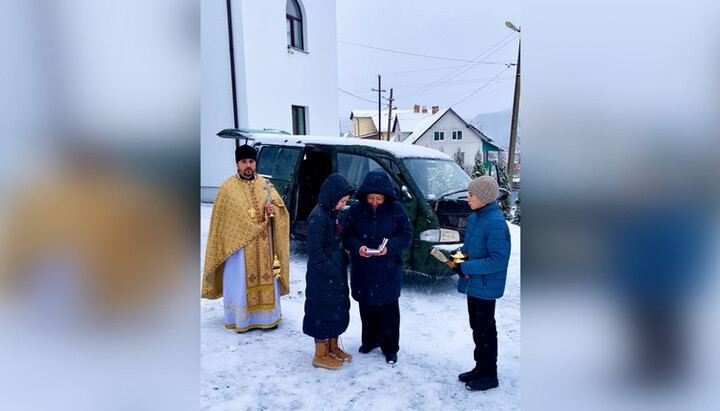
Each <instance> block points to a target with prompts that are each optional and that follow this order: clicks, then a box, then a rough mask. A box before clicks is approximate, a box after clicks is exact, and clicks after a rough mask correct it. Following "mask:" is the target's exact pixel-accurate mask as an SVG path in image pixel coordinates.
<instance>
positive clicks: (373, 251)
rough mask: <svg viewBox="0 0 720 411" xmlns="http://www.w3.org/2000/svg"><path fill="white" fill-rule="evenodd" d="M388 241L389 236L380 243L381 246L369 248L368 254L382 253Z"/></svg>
mask: <svg viewBox="0 0 720 411" xmlns="http://www.w3.org/2000/svg"><path fill="white" fill-rule="evenodd" d="M387 242H388V239H387V238H383V240H382V243H380V247H378V248H368V249H367V250H365V252H366V253H368V254H380V253H382V251H383V250H384V249H385V246H386V245H387Z"/></svg>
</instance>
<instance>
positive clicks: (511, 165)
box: [505, 21, 520, 191]
mask: <svg viewBox="0 0 720 411" xmlns="http://www.w3.org/2000/svg"><path fill="white" fill-rule="evenodd" d="M505 25H506V26H507V27H508V28H509V29H510V30H513V31H516V32H518V33H520V28H519V27H515V25H514V24H512V23H510V22H509V21H506V22H505ZM519 105H520V39H519V38H518V57H517V67H516V70H515V97H514V98H513V109H512V123H511V124H510V147H509V148H508V150H509V151H510V152H509V153H508V165H507V169H508V174H509V175H510V190H511V191H512V180H513V173H514V171H515V170H514V169H515V142H516V141H517V121H518V106H519Z"/></svg>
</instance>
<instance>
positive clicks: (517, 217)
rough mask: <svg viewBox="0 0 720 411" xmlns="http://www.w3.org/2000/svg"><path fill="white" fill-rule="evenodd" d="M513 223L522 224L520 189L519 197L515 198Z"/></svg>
mask: <svg viewBox="0 0 720 411" xmlns="http://www.w3.org/2000/svg"><path fill="white" fill-rule="evenodd" d="M511 223H513V224H515V225H520V192H519V191H518V195H517V199H515V216H513V219H512V221H511Z"/></svg>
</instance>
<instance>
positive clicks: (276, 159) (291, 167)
mask: <svg viewBox="0 0 720 411" xmlns="http://www.w3.org/2000/svg"><path fill="white" fill-rule="evenodd" d="M300 151H301V150H300V148H295V147H272V146H262V150H260V155H259V157H258V161H257V173H258V174H262V175H265V176H270V177H272V178H274V179H278V180H283V181H292V179H293V173H294V172H295V165H296V164H297V159H298V156H299V155H300Z"/></svg>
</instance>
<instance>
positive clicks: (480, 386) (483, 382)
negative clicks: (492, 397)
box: [465, 377, 498, 391]
mask: <svg viewBox="0 0 720 411" xmlns="http://www.w3.org/2000/svg"><path fill="white" fill-rule="evenodd" d="M497 386H498V379H497V378H496V377H480V378H477V379H474V380H470V381H468V382H467V384H465V388H467V389H468V390H470V391H485V390H489V389H490V388H495V387H497Z"/></svg>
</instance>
